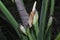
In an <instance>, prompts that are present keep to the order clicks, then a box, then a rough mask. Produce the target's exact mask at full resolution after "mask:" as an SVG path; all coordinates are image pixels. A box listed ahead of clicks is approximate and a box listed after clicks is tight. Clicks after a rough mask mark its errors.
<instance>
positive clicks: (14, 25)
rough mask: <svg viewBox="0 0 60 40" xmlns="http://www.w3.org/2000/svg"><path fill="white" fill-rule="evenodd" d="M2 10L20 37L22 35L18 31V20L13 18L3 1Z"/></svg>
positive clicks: (0, 6)
mask: <svg viewBox="0 0 60 40" xmlns="http://www.w3.org/2000/svg"><path fill="white" fill-rule="evenodd" d="M0 9H1V11H2V12H3V14H4V15H5V16H6V18H7V19H8V21H9V22H10V23H11V24H12V26H13V28H14V29H15V31H16V32H17V34H18V36H19V37H20V33H19V31H18V23H17V22H16V20H15V19H14V18H13V16H12V15H11V13H10V12H9V11H8V9H7V8H6V7H5V5H4V4H3V3H2V2H1V1H0Z"/></svg>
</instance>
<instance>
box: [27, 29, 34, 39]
mask: <svg viewBox="0 0 60 40" xmlns="http://www.w3.org/2000/svg"><path fill="white" fill-rule="evenodd" d="M27 36H28V38H29V40H33V39H32V36H31V34H30V30H29V28H27Z"/></svg>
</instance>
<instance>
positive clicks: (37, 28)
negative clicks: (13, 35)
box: [0, 0, 60, 40]
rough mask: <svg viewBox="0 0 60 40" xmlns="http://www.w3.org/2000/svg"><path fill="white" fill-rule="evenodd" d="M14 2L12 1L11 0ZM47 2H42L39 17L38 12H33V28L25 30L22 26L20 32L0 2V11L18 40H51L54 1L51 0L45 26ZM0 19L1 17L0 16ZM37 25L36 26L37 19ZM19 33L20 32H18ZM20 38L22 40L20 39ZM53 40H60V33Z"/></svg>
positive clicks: (16, 23) (17, 25)
mask: <svg viewBox="0 0 60 40" xmlns="http://www.w3.org/2000/svg"><path fill="white" fill-rule="evenodd" d="M12 2H14V0H12ZM48 2H49V0H43V1H42V7H41V13H40V16H38V11H37V10H36V11H35V15H34V19H33V27H32V28H29V27H28V28H25V29H24V27H23V26H22V27H21V30H22V31H21V30H20V28H19V27H20V26H21V25H19V24H18V22H17V21H16V20H15V19H14V17H13V16H12V15H11V13H10V12H9V11H8V9H7V8H6V6H5V5H4V4H3V3H2V1H0V9H1V11H2V12H3V14H4V15H5V16H6V20H8V22H9V23H10V24H11V25H12V26H13V28H14V29H15V31H16V32H17V34H18V36H19V38H20V40H51V29H52V26H51V25H52V22H53V17H52V16H53V13H54V4H55V3H54V2H55V0H51V6H50V14H49V16H50V17H49V20H48V23H47V25H45V23H46V15H47V9H48V4H49V3H48ZM0 17H2V16H1V15H0ZM39 17H40V20H39V25H38V19H39ZM45 27H46V29H45ZM20 31H21V32H20ZM21 38H22V39H21ZM55 40H60V33H59V35H58V36H57V38H56V39H55Z"/></svg>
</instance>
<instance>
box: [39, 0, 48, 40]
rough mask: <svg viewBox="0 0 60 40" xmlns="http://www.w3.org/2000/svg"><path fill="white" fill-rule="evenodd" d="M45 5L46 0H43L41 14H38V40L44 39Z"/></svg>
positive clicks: (46, 5) (46, 4)
mask: <svg viewBox="0 0 60 40" xmlns="http://www.w3.org/2000/svg"><path fill="white" fill-rule="evenodd" d="M47 7H48V0H43V2H42V9H41V16H40V27H39V30H40V31H39V35H38V40H43V39H44V29H45V20H46V11H47Z"/></svg>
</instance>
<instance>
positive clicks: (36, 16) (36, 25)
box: [33, 11, 39, 36]
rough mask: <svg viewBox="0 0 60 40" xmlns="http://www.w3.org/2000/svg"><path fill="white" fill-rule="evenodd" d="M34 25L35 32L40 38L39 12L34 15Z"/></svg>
mask: <svg viewBox="0 0 60 40" xmlns="http://www.w3.org/2000/svg"><path fill="white" fill-rule="evenodd" d="M33 25H34V30H35V33H36V36H38V33H39V28H38V12H37V11H36V13H35V15H34V19H33Z"/></svg>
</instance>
